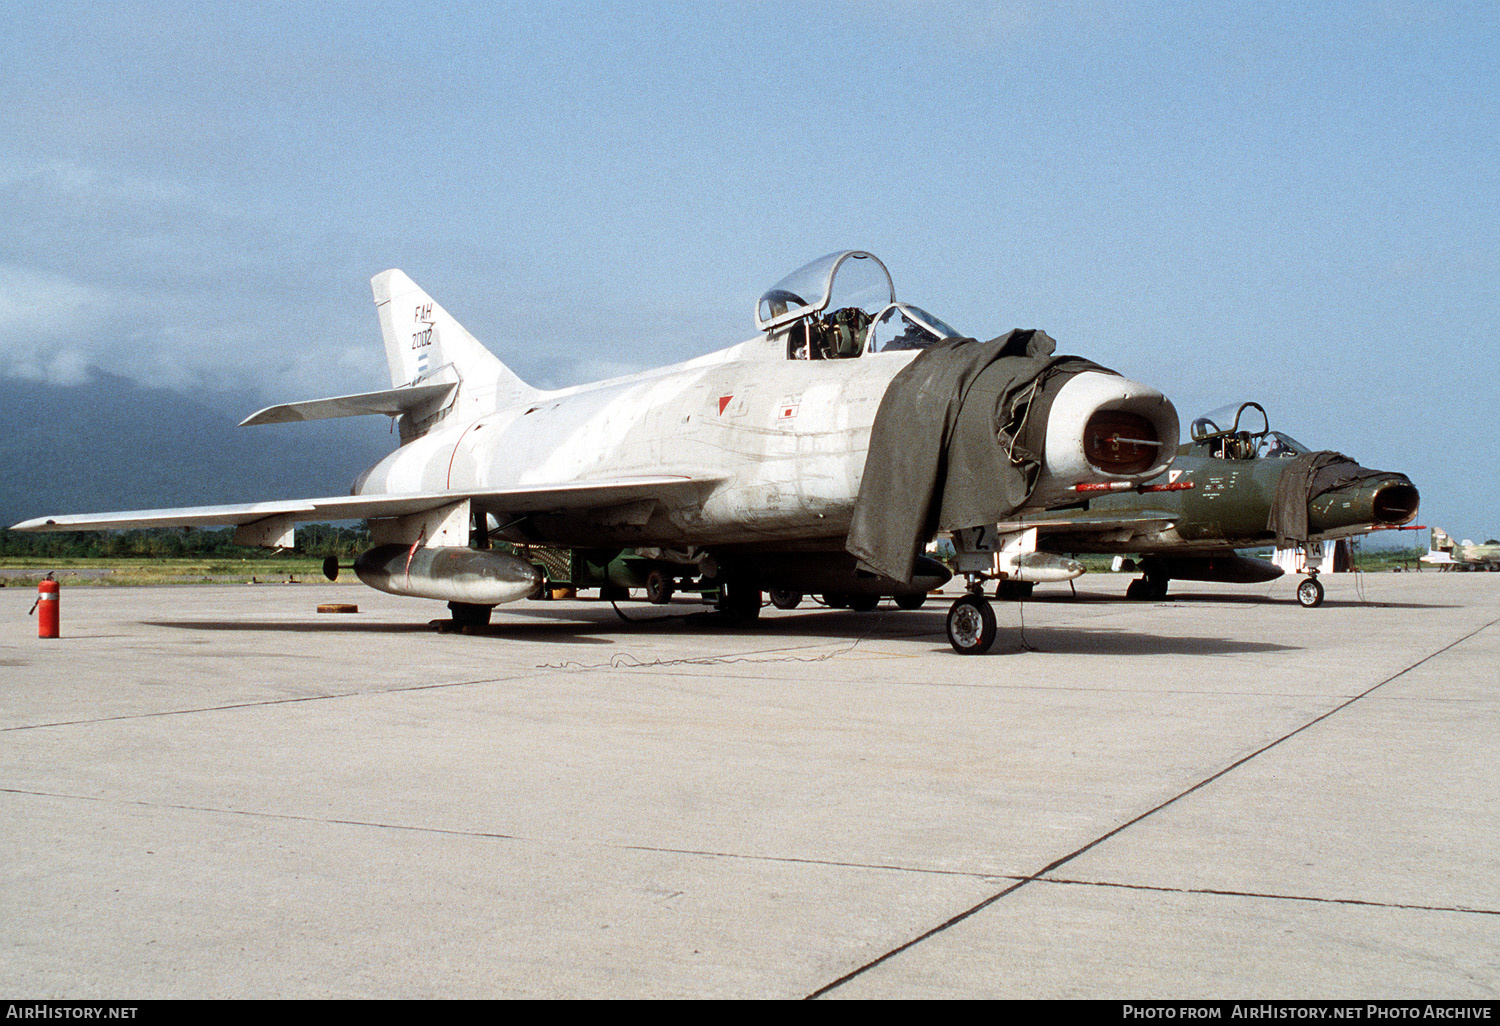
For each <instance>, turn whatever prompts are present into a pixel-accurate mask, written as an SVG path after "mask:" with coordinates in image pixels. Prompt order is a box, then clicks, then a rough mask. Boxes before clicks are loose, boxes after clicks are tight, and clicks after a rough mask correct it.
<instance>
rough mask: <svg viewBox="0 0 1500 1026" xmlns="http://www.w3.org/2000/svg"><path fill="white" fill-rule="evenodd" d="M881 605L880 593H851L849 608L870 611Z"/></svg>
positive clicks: (856, 610)
mask: <svg viewBox="0 0 1500 1026" xmlns="http://www.w3.org/2000/svg"><path fill="white" fill-rule="evenodd" d="M878 605H880V596H879V595H850V596H849V608H850V609H852V610H854V611H855V612H856V613H868V612H869V611H870V610H872V609H874V608H875V607H876V606H878Z"/></svg>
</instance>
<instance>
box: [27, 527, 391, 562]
mask: <svg viewBox="0 0 1500 1026" xmlns="http://www.w3.org/2000/svg"><path fill="white" fill-rule="evenodd" d="M296 539H297V548H296V551H297V552H299V553H302V554H304V555H309V556H354V555H356V554H358V553H359V552H362V551H363V550H365V549H367V548H369V547H370V528H369V525H368V524H366V523H364V522H363V521H361V522H360V523H359V524H358V525H357V526H355V527H335V526H334V525H332V524H303V525H300V526H299V527H298V528H297V534H296ZM270 555H272V550H271V549H262V548H256V547H253V546H248V545H236V544H235V543H234V528H232V527H225V528H217V529H200V528H196V527H187V528H174V527H156V528H149V529H142V530H133V531H59V532H57V533H55V534H52V533H48V534H32V533H30V532H26V533H22V532H19V531H11V530H0V556H22V557H25V556H37V557H47V558H81V559H131V558H139V559H161V558H175V557H187V558H192V557H199V556H207V557H213V558H218V559H260V558H265V557H267V556H270Z"/></svg>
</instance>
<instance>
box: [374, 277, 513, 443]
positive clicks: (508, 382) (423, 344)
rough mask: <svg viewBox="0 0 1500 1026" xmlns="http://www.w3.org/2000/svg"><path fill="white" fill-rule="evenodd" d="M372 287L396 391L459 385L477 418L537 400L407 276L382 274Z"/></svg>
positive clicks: (461, 400) (460, 394)
mask: <svg viewBox="0 0 1500 1026" xmlns="http://www.w3.org/2000/svg"><path fill="white" fill-rule="evenodd" d="M370 287H371V289H372V291H373V292H374V294H375V308H376V310H377V312H378V313H379V315H380V333H381V335H382V336H384V338H385V356H386V361H387V363H389V365H390V371H391V386H392V387H393V388H395V387H399V386H402V385H424V384H441V383H443V382H450V381H457V382H459V388H458V395H457V396H456V397H455V399H456V403H457V404H458V405H461V406H465V407H470V406H474V407H476V408H474V409H472V410H468V411H467V412H472V413H480V412H484V409H485V408H489V409H495V408H499V407H503V406H508V405H511V404H514V403H521V402H526V401H527V400H529V399H530V398H531V397H532V396H534V395H536V394H537V390H536V389H534V388H532V387H531V386H530V385H528V384H526V383H525V382H524V381H522V380H521V379H520V378H518V377H517V376H516V374H515V372H513V371H512V370H511V369H510V368H509V367H507V366H505V364H504V363H502V362H500V360H499V358H498V357H496V356H495V354H493V353H491V352H490V351H489V350H488V349H486V348H485V347H484V346H483V345H482V344H481V343H480V342H479V340H478V339H476V338H475V337H474V336H473V335H470V334H469V333H468V331H466V330H465V329H464V326H463V325H461V324H459V323H458V321H456V320H454V319H453V315H452V314H450V313H448V311H446V310H444V309H443V308H442V307H441V306H439V305H438V304H437V303H436V302H435V301H434V300H433V298H432V297H431V296H429V295H428V294H427V293H426V292H423V291H422V289H421V287H420V286H418V285H417V283H416V282H414V281H412V280H411V279H410V278H408V277H407V276H406V274H405V273H404V272H402V271H398V270H395V269H392V270H389V271H382V272H381V273H379V274H377V275H376V276H375V277H373V278H371V279H370Z"/></svg>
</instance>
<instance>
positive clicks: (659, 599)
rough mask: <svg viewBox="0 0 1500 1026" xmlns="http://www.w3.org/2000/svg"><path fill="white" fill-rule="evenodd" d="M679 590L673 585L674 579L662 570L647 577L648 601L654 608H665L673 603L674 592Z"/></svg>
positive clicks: (655, 571) (652, 572)
mask: <svg viewBox="0 0 1500 1026" xmlns="http://www.w3.org/2000/svg"><path fill="white" fill-rule="evenodd" d="M676 590H677V589H676V588H674V587H673V585H672V578H670V577H668V576H667V575H666V574H664V573H662V572H661V571H660V570H653V571H651V572H650V573H649V574H647V575H646V601H647V602H650V603H651V604H652V605H653V606H664V605H666V604H667V603H668V602H671V601H672V592H674V591H676Z"/></svg>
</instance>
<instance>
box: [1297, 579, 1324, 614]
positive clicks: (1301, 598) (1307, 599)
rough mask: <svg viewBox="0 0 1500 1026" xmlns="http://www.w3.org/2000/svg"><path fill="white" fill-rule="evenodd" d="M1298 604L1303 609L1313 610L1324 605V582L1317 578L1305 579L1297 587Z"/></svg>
mask: <svg viewBox="0 0 1500 1026" xmlns="http://www.w3.org/2000/svg"><path fill="white" fill-rule="evenodd" d="M1297 604H1298V605H1299V606H1301V607H1302V608H1303V609H1313V608H1314V607H1316V606H1321V605H1322V604H1323V582H1322V581H1320V580H1318V578H1317V577H1316V576H1312V577H1304V578H1303V579H1302V583H1300V584H1298V585H1297Z"/></svg>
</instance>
